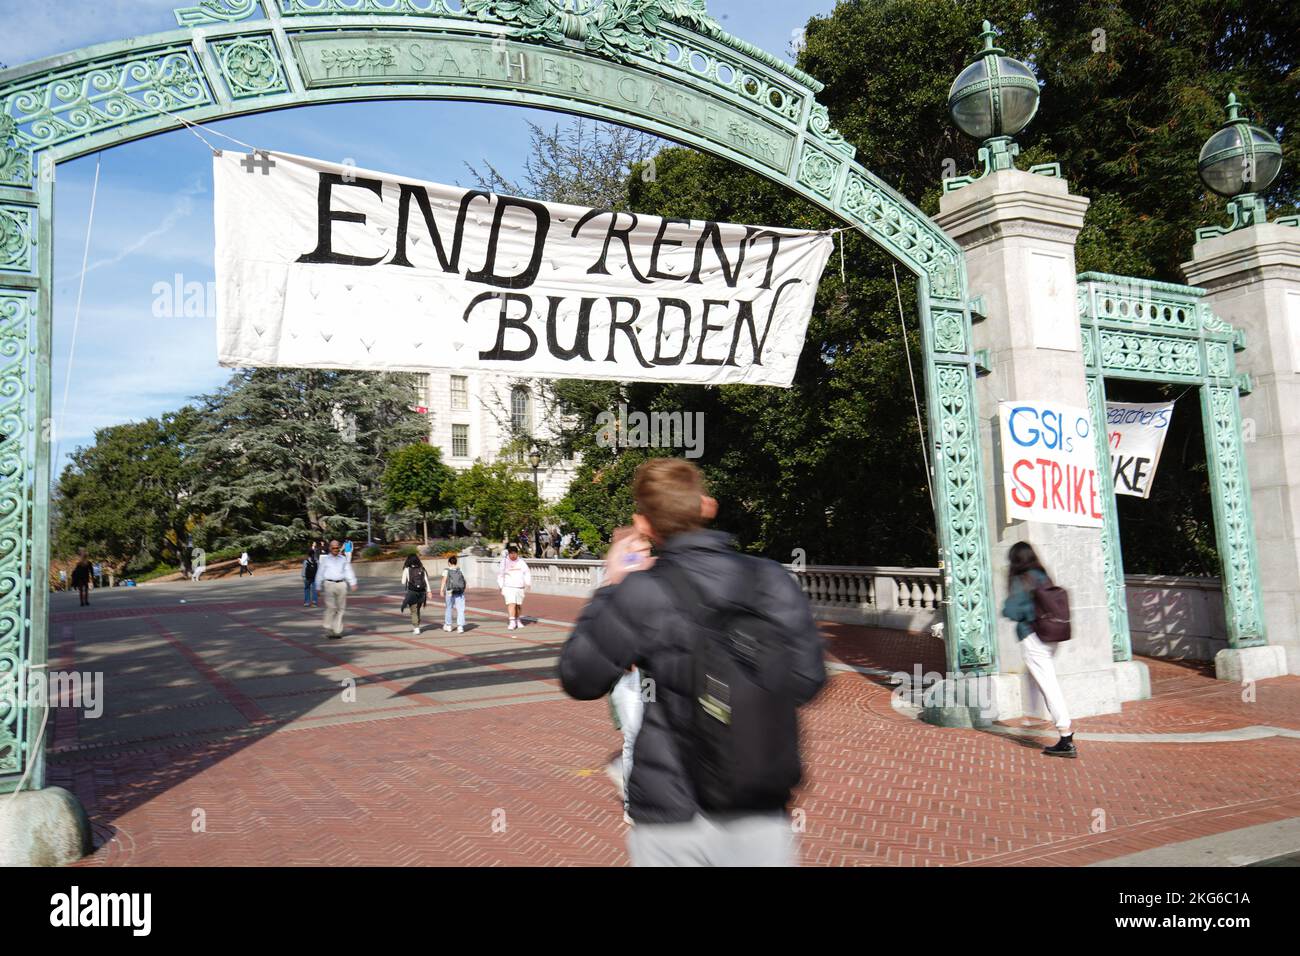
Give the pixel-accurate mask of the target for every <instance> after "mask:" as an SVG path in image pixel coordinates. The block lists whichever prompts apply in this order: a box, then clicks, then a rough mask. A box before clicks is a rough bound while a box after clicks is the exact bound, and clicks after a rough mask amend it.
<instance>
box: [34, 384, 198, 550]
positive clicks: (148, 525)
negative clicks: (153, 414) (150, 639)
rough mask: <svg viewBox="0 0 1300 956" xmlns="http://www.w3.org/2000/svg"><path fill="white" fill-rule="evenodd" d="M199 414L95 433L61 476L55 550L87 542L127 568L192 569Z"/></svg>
mask: <svg viewBox="0 0 1300 956" xmlns="http://www.w3.org/2000/svg"><path fill="white" fill-rule="evenodd" d="M196 423H197V413H196V411H195V410H194V409H193V408H191V407H189V406H186V407H185V408H182V409H181V410H180V411H177V412H169V413H167V414H165V415H162V416H160V417H159V418H150V419H146V420H145V421H143V422H133V423H131V424H127V425H114V426H112V427H109V428H101V429H99V430H98V431H96V432H95V443H94V444H93V445H91V446H90V447H87V448H78V449H77V450H76V452H74V453H73V455H72V461H71V463H70V464H69V465H68V466H67V467H66V468H65V469H64V470H63V474H62V475H60V477H59V483H58V489H57V493H56V500H57V501H58V511H59V520H58V523H57V526H56V530H55V540H54V551H55V553H56V554H57V555H59V556H63V557H66V556H69V555H72V554H75V553H76V551H77V548H79V547H85V548H87V549H88V550H89V551H90V552H91V553H92V555H94V556H97V557H99V558H100V559H102V560H103V561H104V562H105V563H107V564H108V565H110V566H113V567H116V568H118V569H119V570H122V571H128V570H136V571H144V570H150V569H152V568H153V567H155V566H156V565H157V564H158V563H159V562H166V563H168V564H173V565H177V566H183V567H185V568H187V569H188V568H189V566H190V546H189V528H190V516H191V514H192V497H191V494H190V490H191V489H190V481H191V478H192V477H193V474H192V471H191V467H190V461H191V456H192V448H191V440H192V437H193V434H194V430H195V426H196Z"/></svg>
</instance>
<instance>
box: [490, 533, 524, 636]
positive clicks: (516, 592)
mask: <svg viewBox="0 0 1300 956" xmlns="http://www.w3.org/2000/svg"><path fill="white" fill-rule="evenodd" d="M532 584H533V575H532V572H531V571H529V570H528V563H527V562H526V561H525V560H524V559H523V558H521V557H520V556H519V546H518V545H515V544H512V545H511V546H510V548H509V550H508V551H506V555H505V557H504V558H502V559H501V568H500V570H498V571H497V586H498V587H500V588H501V596H502V597H503V598H505V601H506V613H507V614H508V615H509V616H510V630H512V631H513V630H514V629H515V628H517V627H520V626H521V625H520V623H519V613H520V612H521V611H522V610H523V608H524V592H525V591H526V590H528V588H530V587H531V586H532Z"/></svg>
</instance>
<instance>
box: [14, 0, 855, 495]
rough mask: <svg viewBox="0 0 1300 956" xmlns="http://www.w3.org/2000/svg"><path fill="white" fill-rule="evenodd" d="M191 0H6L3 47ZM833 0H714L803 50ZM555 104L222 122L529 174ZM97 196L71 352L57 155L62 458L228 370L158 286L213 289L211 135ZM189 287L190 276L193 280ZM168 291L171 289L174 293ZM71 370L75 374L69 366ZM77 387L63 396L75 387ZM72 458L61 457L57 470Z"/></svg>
mask: <svg viewBox="0 0 1300 956" xmlns="http://www.w3.org/2000/svg"><path fill="white" fill-rule="evenodd" d="M186 5H191V4H187V3H185V2H182V0H161V2H160V0H57V2H46V3H39V4H33V3H31V2H29V0H26V2H24V0H0V22H5V23H9V24H10V25H11V27H12V26H13V24H16V23H21V24H22V29H20V30H14V29H10V30H8V31H5V32H4V33H3V34H2V35H0V61H3V62H4V63H6V64H8V65H10V66H15V65H18V64H20V63H24V62H27V61H29V60H34V59H39V58H41V57H46V56H51V55H54V54H57V53H62V52H65V51H69V50H74V49H77V48H79V47H83V46H86V45H88V44H91V43H99V42H104V41H108V40H116V39H121V38H124V37H130V36H140V35H144V34H148V33H153V32H157V31H160V30H168V29H172V28H174V27H175V20H174V18H173V17H172V10H173V9H174V8H175V7H178V6H186ZM834 6H835V4H834V0H711V2H710V3H709V11H710V13H711V14H712V15H713V16H714V17H715V18H717V19H718V20H719V21H721V22H722V24H723V26H724V27H725V28H726V29H727V30H729V31H730V32H731V33H734V34H736V35H737V36H740V37H742V38H743V39H745V40H748V41H749V42H751V43H754V44H756V45H758V46H759V47H762V48H763V49H766V50H768V51H770V52H772V53H774V54H777V55H779V56H785V57H786V58H787V59H792V51H791V47H790V43H791V37H792V32H793V31H794V30H795V29H797V28H798V27H800V26H802V25H803V24H804V23H806V22H807V20H808V18H809V17H811V16H813V15H816V14H826V13H829V12H830V11H831V9H833V7H834ZM530 119H531V120H533V121H535V122H539V123H542V124H546V125H554V124H555V123H557V122H559V123H563V122H566V120H565V118H564V117H563V116H562V115H560V114H555V113H546V112H539V111H534V110H527V109H522V108H519V107H510V106H500V105H487V104H473V103H392V102H389V103H349V104H337V105H330V106H313V107H303V108H299V109H293V110H285V111H281V112H276V113H267V114H262V115H259V116H249V117H242V118H238V119H232V120H226V121H223V122H220V123H217V124H214V126H215V128H217V129H220V130H222V131H224V132H226V133H228V134H230V135H231V136H235V137H237V138H239V139H241V140H244V141H246V142H250V143H254V144H256V145H258V146H263V147H266V148H269V149H277V150H281V151H285V152H292V153H299V154H304V155H309V156H318V157H321V158H323V159H329V160H333V161H335V162H343V161H346V160H347V159H349V158H350V159H352V160H353V161H355V162H356V164H357V165H359V166H362V167H368V168H371V169H379V170H387V171H393V172H400V173H402V174H403V175H407V176H412V177H417V178H421V179H431V180H436V181H439V182H451V183H468V182H469V181H470V178H471V177H470V175H469V173H468V172H467V170H466V168H465V165H464V164H465V162H467V161H468V162H471V163H474V164H475V165H481V164H482V161H483V160H484V159H487V160H490V161H491V162H492V163H493V165H495V166H497V168H499V169H501V170H502V171H503V172H505V173H507V175H514V174H516V173H517V172H518V170H519V168H520V166H521V165H522V161H523V159H524V156H525V150H526V148H527V144H528V127H527V125H526V124H527V121H528V120H530ZM98 161H99V163H100V169H99V186H98V196H97V199H96V203H95V215H94V223H93V227H92V228H91V232H90V246H89V257H88V260H87V261H88V267H87V270H86V275H85V292H84V297H83V300H82V306H81V316H80V321H79V323H78V325H77V334H76V342H75V351H74V352H73V354H72V356H71V359H72V360H71V364H70V363H69V352H70V347H71V346H72V340H73V336H72V330H73V324H74V322H73V319H74V313H75V306H76V300H77V289H78V283H79V280H80V278H81V262H82V255H83V251H84V250H85V243H86V232H87V222H88V217H89V213H90V205H91V203H90V199H91V191H92V184H93V182H94V178H95V165H96V157H95V156H87V157H84V158H82V159H79V160H76V161H73V162H70V163H65V164H63V165H60V166H59V167H58V169H57V173H56V174H57V177H58V179H57V183H58V186H57V190H56V203H55V207H56V208H55V268H54V271H55V313H54V362H53V378H52V388H51V393H52V412H53V416H54V421H55V429H56V440H57V452H58V455H59V458H60V459H63V460H66V458H67V455H68V453H69V452H71V451H72V450H73V449H74V448H76V447H77V446H78V445H84V444H89V443H90V442H91V441H92V440H93V436H94V431H95V429H96V428H102V427H104V426H107V425H114V424H119V423H122V422H127V421H136V420H140V419H143V418H147V417H150V416H154V415H158V414H160V413H162V412H165V411H169V410H171V409H175V408H179V407H180V406H181V405H183V404H184V403H185V402H186V401H187V400H188V399H189V398H190V397H191V396H194V395H198V394H201V393H203V392H207V391H211V390H212V389H214V388H216V387H217V386H219V385H221V384H222V383H223V382H225V381H226V380H227V378H228V377H229V375H230V370H229V369H223V368H221V367H220V366H219V365H217V361H216V340H215V334H214V324H213V319H212V317H211V314H210V313H209V314H207V315H205V316H203V317H198V316H192V317H188V318H187V317H185V316H184V315H179V316H173V317H168V316H166V315H163V316H157V315H155V314H154V313H155V311H156V309H155V299H156V297H157V296H156V294H155V291H154V289H155V286H156V285H157V284H158V283H166V284H167V285H168V286H169V287H172V286H175V285H176V284H177V283H176V277H177V276H180V277H181V283H182V285H181V288H182V292H183V291H184V286H185V285H189V284H192V283H198V284H199V285H200V286H202V287H203V288H204V289H206V287H207V283H209V282H210V281H211V280H212V278H213V271H212V243H213V233H212V172H211V154H210V152H209V151H208V149H207V148H206V147H205V146H204V145H203V144H202V143H200V142H199V141H198V140H197V139H196V138H195V137H194V136H193V135H191V134H190V133H188V132H184V131H181V132H174V133H168V134H166V135H162V136H155V137H153V138H151V139H146V140H142V141H139V142H136V143H131V144H128V145H125V146H119V147H116V148H114V149H110V150H108V151H106V152H104V153H102V154H100V156H99V157H98ZM191 288H192V287H191ZM168 297H169V298H170V297H171V296H170V294H169V296H168ZM69 368H70V369H71V374H70V375H69ZM65 388H66V389H67V396H68V397H67V404H66V410H65V405H64V392H65ZM62 465H63V462H62V461H60V462H58V463H56V465H55V468H56V473H57V471H58V470H60V469H61V468H62Z"/></svg>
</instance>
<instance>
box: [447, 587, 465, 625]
mask: <svg viewBox="0 0 1300 956" xmlns="http://www.w3.org/2000/svg"><path fill="white" fill-rule="evenodd" d="M452 608H455V609H456V626H457V627H464V626H465V592H464V591H461V592H460V593H459V594H453V593H452V592H451V591H448V592H447V612H446V615H445V616H444V617H443V622H442V623H443V624H444V625H445V626H446V627H451V611H452Z"/></svg>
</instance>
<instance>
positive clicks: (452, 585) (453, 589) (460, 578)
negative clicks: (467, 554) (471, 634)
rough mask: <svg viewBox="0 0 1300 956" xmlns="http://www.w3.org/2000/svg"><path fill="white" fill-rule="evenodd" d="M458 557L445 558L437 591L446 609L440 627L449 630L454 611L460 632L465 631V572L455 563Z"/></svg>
mask: <svg viewBox="0 0 1300 956" xmlns="http://www.w3.org/2000/svg"><path fill="white" fill-rule="evenodd" d="M459 561H460V559H459V558H457V557H456V555H454V554H453V555H451V556H450V557H448V558H447V569H446V570H445V571H443V572H442V585H441V586H440V587H439V588H438V593H439V594H441V595H442V597H443V601H444V602H445V604H446V607H447V610H446V613H445V615H444V617H443V621H442V629H443V630H444V631H450V630H451V612H452V610H453V609H454V610H455V611H456V631H457V632H458V633H460V634H464V633H465V586H466V582H465V572H464V571H462V570H461V569H460V568H459V567H457V564H459Z"/></svg>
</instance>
